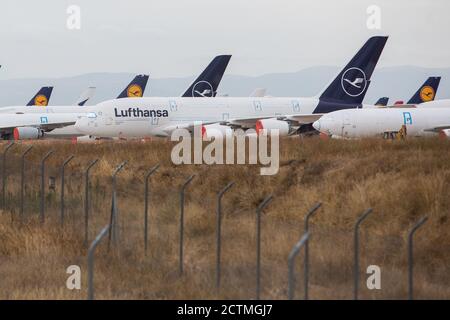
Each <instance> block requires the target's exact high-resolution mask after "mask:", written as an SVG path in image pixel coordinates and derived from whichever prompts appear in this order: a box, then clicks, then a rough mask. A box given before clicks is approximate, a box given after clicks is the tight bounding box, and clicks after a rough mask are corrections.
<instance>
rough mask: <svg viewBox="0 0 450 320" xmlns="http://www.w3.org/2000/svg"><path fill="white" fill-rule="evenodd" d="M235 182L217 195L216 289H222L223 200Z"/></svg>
mask: <svg viewBox="0 0 450 320" xmlns="http://www.w3.org/2000/svg"><path fill="white" fill-rule="evenodd" d="M233 185H234V182H230V183H229V184H227V185H226V186H225V188H223V189H222V190H221V191H220V192H219V193H218V194H217V220H216V288H217V289H220V276H221V252H222V198H223V195H224V194H225V192H227V191H228V190H229V189H230V188H231V187H232V186H233Z"/></svg>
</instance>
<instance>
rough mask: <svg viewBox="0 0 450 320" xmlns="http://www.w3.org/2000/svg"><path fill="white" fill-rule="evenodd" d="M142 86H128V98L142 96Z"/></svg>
mask: <svg viewBox="0 0 450 320" xmlns="http://www.w3.org/2000/svg"><path fill="white" fill-rule="evenodd" d="M142 94H143V92H142V88H141V86H140V85H137V84H132V85H131V86H129V87H128V90H127V95H128V97H129V98H140V97H142Z"/></svg>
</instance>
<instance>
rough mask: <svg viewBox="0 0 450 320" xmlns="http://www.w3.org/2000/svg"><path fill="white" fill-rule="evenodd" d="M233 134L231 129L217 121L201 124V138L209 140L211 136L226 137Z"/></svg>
mask: <svg viewBox="0 0 450 320" xmlns="http://www.w3.org/2000/svg"><path fill="white" fill-rule="evenodd" d="M231 135H233V129H231V128H230V127H228V126H224V125H221V124H218V123H214V124H207V125H204V126H202V138H203V140H210V139H211V138H217V137H222V138H226V137H229V136H231Z"/></svg>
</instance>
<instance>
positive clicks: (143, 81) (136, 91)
mask: <svg viewBox="0 0 450 320" xmlns="http://www.w3.org/2000/svg"><path fill="white" fill-rule="evenodd" d="M147 81H148V75H146V74H140V75H137V76H136V77H134V79H133V80H132V81H131V82H130V83H129V84H128V86H127V87H126V88H125V89H124V90H123V91H122V92H121V93H120V94H119V96H118V97H117V99H121V98H140V97H142V96H143V95H144V91H145V87H146V86H147Z"/></svg>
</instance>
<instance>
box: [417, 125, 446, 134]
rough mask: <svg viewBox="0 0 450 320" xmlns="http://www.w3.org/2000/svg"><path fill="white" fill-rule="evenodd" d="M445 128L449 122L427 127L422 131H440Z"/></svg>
mask: <svg viewBox="0 0 450 320" xmlns="http://www.w3.org/2000/svg"><path fill="white" fill-rule="evenodd" d="M445 129H450V124H443V125H440V126H436V127H433V128H427V129H424V130H423V131H426V132H440V131H441V130H445Z"/></svg>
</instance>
